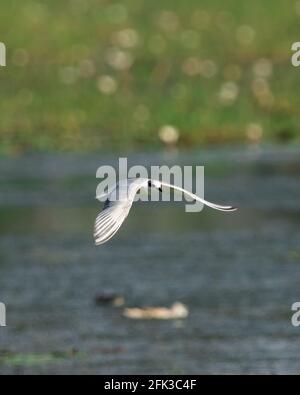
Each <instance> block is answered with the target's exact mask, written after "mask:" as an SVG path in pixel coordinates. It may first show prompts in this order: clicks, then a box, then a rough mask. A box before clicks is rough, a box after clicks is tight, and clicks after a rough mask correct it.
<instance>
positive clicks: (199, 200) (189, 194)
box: [161, 182, 237, 211]
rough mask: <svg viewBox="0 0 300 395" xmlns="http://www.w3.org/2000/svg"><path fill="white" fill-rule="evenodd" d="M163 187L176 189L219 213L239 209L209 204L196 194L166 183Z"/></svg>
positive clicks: (163, 183)
mask: <svg viewBox="0 0 300 395" xmlns="http://www.w3.org/2000/svg"><path fill="white" fill-rule="evenodd" d="M161 185H162V186H165V187H167V188H173V189H175V190H177V191H180V192H183V193H184V194H185V195H187V196H189V197H190V198H192V199H194V200H197V201H198V202H201V203H203V204H205V205H206V206H208V207H211V208H213V209H215V210H219V211H236V210H237V208H236V207H233V206H221V205H220V204H215V203H212V202H208V201H207V200H205V199H202V198H201V197H199V196H198V195H195V194H194V193H192V192H190V191H187V190H186V189H183V188H180V187H178V186H176V185H172V184H167V183H165V182H162V183H161Z"/></svg>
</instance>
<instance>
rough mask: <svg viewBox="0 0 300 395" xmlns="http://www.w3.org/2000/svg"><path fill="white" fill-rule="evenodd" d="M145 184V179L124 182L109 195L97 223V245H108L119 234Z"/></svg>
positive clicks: (95, 234)
mask: <svg viewBox="0 0 300 395" xmlns="http://www.w3.org/2000/svg"><path fill="white" fill-rule="evenodd" d="M146 181H147V180H146ZM144 183H145V179H133V180H124V181H123V182H120V183H119V184H117V185H116V187H115V189H114V190H113V191H112V192H111V193H110V194H109V195H108V197H107V200H106V202H105V203H104V207H103V210H102V211H101V213H100V214H99V215H98V217H97V219H96V222H95V229H94V238H95V243H96V245H100V244H104V243H106V242H107V241H108V240H110V239H111V238H112V237H113V236H114V235H115V234H116V233H117V231H118V230H119V229H120V226H121V225H122V223H123V222H124V221H125V219H126V218H127V216H128V214H129V211H130V209H131V206H132V204H133V201H134V198H135V195H136V193H137V192H138V190H139V189H140V188H141V186H142V185H143V184H144ZM114 192H115V195H114V199H112V196H113V193H114ZM116 199H117V200H116Z"/></svg>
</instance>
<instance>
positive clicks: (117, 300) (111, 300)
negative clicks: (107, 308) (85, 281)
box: [94, 292, 125, 307]
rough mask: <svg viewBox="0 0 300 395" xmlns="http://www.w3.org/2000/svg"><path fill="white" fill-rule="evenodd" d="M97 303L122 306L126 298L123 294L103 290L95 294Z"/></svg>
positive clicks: (98, 304)
mask: <svg viewBox="0 0 300 395" xmlns="http://www.w3.org/2000/svg"><path fill="white" fill-rule="evenodd" d="M94 300H95V304H96V305H97V306H100V305H104V304H106V305H107V304H110V305H113V306H115V307H120V306H123V305H124V304H125V299H124V297H123V296H122V295H118V294H115V293H112V292H103V293H102V294H98V295H96V296H95V299H94Z"/></svg>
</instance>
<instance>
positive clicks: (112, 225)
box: [94, 178, 236, 245]
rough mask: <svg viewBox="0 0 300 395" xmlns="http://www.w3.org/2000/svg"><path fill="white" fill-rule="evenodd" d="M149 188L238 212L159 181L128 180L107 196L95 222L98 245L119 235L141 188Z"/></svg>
mask: <svg viewBox="0 0 300 395" xmlns="http://www.w3.org/2000/svg"><path fill="white" fill-rule="evenodd" d="M147 187H154V188H158V189H160V190H161V188H162V187H166V188H173V189H175V190H177V191H180V192H183V193H184V194H185V195H187V196H189V197H190V198H192V199H194V200H197V201H199V202H201V203H203V204H205V205H206V206H209V207H211V208H213V209H215V210H220V211H235V210H236V208H234V207H232V206H221V205H218V204H215V203H211V202H208V201H207V200H204V199H202V198H200V197H199V196H197V195H195V194H193V193H192V192H189V191H187V190H185V189H183V188H180V187H177V186H176V185H172V184H167V183H164V182H160V181H157V180H150V179H147V178H135V179H126V180H122V181H120V182H119V183H118V184H116V185H115V187H114V188H113V189H112V190H111V191H110V192H109V193H108V194H107V200H106V202H105V204H104V207H103V211H102V212H101V213H100V214H99V215H98V217H97V219H96V222H95V231H94V237H95V243H96V245H100V244H104V243H106V242H107V241H108V240H110V239H111V238H112V237H113V236H114V235H115V234H116V233H117V231H118V230H119V228H120V226H121V225H122V223H123V222H124V220H125V219H126V217H127V216H128V214H129V211H130V209H131V206H132V204H133V202H134V198H135V196H136V194H137V192H138V191H139V190H140V189H141V188H147Z"/></svg>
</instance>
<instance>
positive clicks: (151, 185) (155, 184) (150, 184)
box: [148, 180, 162, 192]
mask: <svg viewBox="0 0 300 395" xmlns="http://www.w3.org/2000/svg"><path fill="white" fill-rule="evenodd" d="M148 188H156V189H158V190H159V191H160V192H162V184H161V182H160V181H158V180H148Z"/></svg>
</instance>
